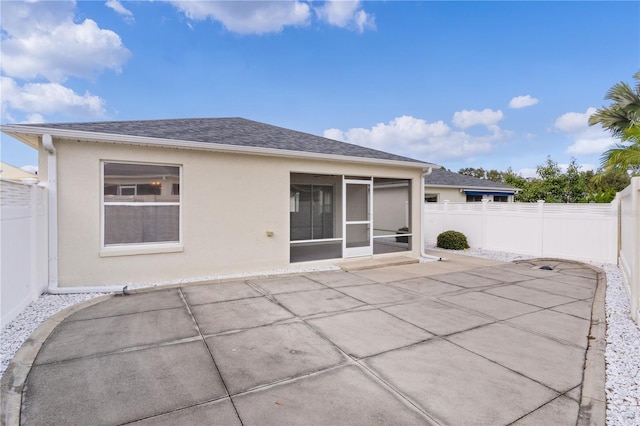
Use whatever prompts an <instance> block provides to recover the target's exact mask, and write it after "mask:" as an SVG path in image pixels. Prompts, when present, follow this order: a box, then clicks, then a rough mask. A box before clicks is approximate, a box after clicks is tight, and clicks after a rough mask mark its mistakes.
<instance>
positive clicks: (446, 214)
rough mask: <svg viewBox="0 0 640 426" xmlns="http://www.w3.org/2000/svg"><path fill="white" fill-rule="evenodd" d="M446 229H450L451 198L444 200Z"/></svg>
mask: <svg viewBox="0 0 640 426" xmlns="http://www.w3.org/2000/svg"><path fill="white" fill-rule="evenodd" d="M444 229H445V231H447V230H449V200H444Z"/></svg>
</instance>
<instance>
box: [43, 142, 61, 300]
mask: <svg viewBox="0 0 640 426" xmlns="http://www.w3.org/2000/svg"><path fill="white" fill-rule="evenodd" d="M42 147H43V148H44V149H45V150H46V151H47V152H48V153H49V155H48V156H47V198H48V200H47V201H48V203H47V204H48V214H47V216H48V218H49V223H48V233H49V250H48V251H49V256H48V257H49V286H48V291H49V293H55V292H56V290H57V289H58V158H57V157H56V148H55V147H54V146H53V138H52V137H51V135H49V134H43V135H42Z"/></svg>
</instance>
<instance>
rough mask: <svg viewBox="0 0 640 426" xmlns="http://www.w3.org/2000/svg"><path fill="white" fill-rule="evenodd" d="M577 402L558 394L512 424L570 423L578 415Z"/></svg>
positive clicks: (537, 425)
mask: <svg viewBox="0 0 640 426" xmlns="http://www.w3.org/2000/svg"><path fill="white" fill-rule="evenodd" d="M579 408H580V404H578V402H576V401H574V400H572V399H570V398H567V397H564V396H559V397H558V398H557V399H554V400H553V401H551V402H550V403H548V404H545V405H543V406H542V407H540V408H538V409H537V410H536V411H534V412H533V413H531V414H527V415H526V416H524V417H523V418H521V419H519V420H518V421H517V422H515V423H513V425H514V426H540V425H553V424H556V425H571V424H573V423H574V422H575V419H576V418H577V417H578V409H579Z"/></svg>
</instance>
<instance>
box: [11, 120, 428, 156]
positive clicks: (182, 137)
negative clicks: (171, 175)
mask: <svg viewBox="0 0 640 426" xmlns="http://www.w3.org/2000/svg"><path fill="white" fill-rule="evenodd" d="M2 131H3V132H4V133H7V134H9V135H11V136H13V137H16V138H17V139H20V140H22V141H23V142H25V143H27V144H29V145H32V146H33V145H34V143H37V142H34V140H33V139H29V138H28V137H25V135H28V134H29V133H31V134H39V135H41V134H44V133H49V134H51V135H52V136H55V137H76V138H79V137H83V138H84V139H87V140H91V136H96V135H102V137H101V138H100V140H105V141H107V140H114V139H115V140H116V141H120V142H123V143H138V144H153V142H154V141H163V142H164V143H163V145H169V146H179V147H186V148H189V147H191V148H196V149H198V148H199V149H216V148H217V149H222V148H221V147H234V148H236V149H234V150H235V151H252V152H256V151H257V150H258V151H262V152H263V153H265V154H267V153H270V154H276V155H277V154H278V152H280V153H284V152H288V153H290V154H298V155H300V154H320V155H322V156H325V155H330V156H342V157H351V158H353V157H357V158H362V159H367V160H381V161H384V162H387V161H392V162H402V163H413V165H414V166H421V167H430V166H434V165H433V164H429V163H425V162H422V161H418V160H414V159H411V158H407V157H403V156H400V155H395V154H391V153H388V152H383V151H378V150H375V149H371V148H365V147H363V146H359V145H354V144H349V143H346V142H340V141H336V140H333V139H327V138H324V137H320V136H315V135H311V134H308V133H303V132H298V131H295V130H289V129H285V128H282V127H277V126H272V125H269V124H265V123H260V122H257V121H252V120H247V119H244V118H188V119H170V120H137V121H104V122H87V123H51V124H21V125H6V126H2ZM105 135H109V136H108V137H105ZM114 135H115V136H114ZM302 156H304V155H302Z"/></svg>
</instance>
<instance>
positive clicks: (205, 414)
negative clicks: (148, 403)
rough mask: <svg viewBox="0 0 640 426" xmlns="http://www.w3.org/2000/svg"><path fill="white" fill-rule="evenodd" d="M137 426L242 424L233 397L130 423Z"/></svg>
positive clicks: (238, 425)
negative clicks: (232, 400) (232, 401)
mask: <svg viewBox="0 0 640 426" xmlns="http://www.w3.org/2000/svg"><path fill="white" fill-rule="evenodd" d="M129 424H130V425H135V426H145V425H146V426H176V425H205V424H206V425H213V426H242V422H241V421H240V419H239V418H238V414H236V410H235V408H234V407H233V404H232V403H231V399H229V398H225V399H223V400H220V401H215V402H207V403H205V404H200V405H195V406H193V407H188V408H183V409H181V410H176V411H172V412H171V413H168V414H161V415H159V416H153V417H149V418H146V419H144V420H139V421H137V422H133V423H129Z"/></svg>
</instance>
